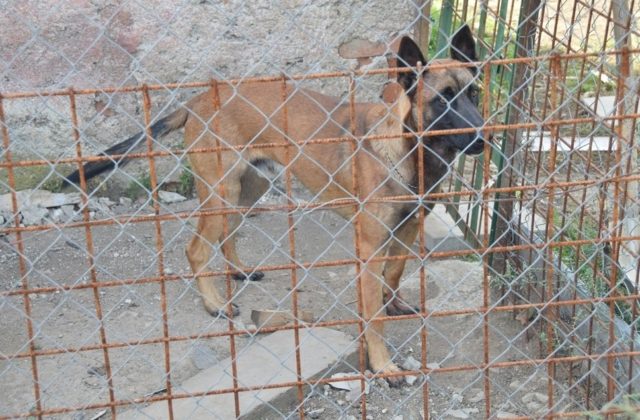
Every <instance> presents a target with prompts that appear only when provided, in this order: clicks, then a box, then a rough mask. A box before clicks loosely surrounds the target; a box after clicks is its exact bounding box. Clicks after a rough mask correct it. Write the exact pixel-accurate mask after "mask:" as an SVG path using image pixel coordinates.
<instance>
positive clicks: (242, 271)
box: [221, 166, 271, 281]
mask: <svg viewBox="0 0 640 420" xmlns="http://www.w3.org/2000/svg"><path fill="white" fill-rule="evenodd" d="M240 185H241V187H240V189H241V191H240V201H239V205H240V206H241V207H251V206H253V205H254V204H255V203H256V201H258V200H259V199H260V197H262V196H263V195H264V194H265V193H266V192H267V190H268V189H269V186H270V185H271V183H270V182H269V180H268V179H266V178H264V177H262V176H260V175H259V174H258V172H257V171H256V170H255V168H253V166H249V167H248V168H247V170H246V171H245V173H244V174H243V175H242V177H241V178H240ZM244 217H246V214H245V215H240V214H234V215H232V216H229V217H228V220H229V232H230V234H229V236H228V237H227V238H223V239H222V240H221V242H222V252H223V253H224V256H225V258H226V259H227V261H228V262H229V263H230V264H231V266H232V267H233V268H234V269H237V270H238V272H237V273H234V274H233V278H234V279H235V280H252V281H259V280H262V278H263V277H264V273H263V272H262V271H251V270H248V269H246V268H245V265H244V264H243V263H242V261H241V260H240V258H239V257H238V253H237V251H236V233H237V230H238V226H240V223H241V222H242V220H243V218H244Z"/></svg>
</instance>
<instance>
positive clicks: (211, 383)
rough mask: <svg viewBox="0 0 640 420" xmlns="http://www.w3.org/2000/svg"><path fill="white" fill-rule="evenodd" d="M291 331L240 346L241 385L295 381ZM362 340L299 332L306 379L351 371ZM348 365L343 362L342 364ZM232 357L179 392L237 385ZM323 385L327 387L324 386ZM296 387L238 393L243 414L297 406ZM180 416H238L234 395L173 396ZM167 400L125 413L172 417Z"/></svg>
mask: <svg viewBox="0 0 640 420" xmlns="http://www.w3.org/2000/svg"><path fill="white" fill-rule="evenodd" d="M294 348H295V346H294V335H293V331H292V330H287V331H278V332H275V333H273V334H269V335H268V336H264V337H256V338H255V340H252V341H251V342H250V343H248V344H247V345H245V346H243V347H241V348H240V349H239V350H238V357H237V368H238V386H240V387H251V386H260V385H269V384H276V383H283V382H289V381H295V380H296V361H295V352H294ZM357 348H358V346H357V340H355V339H354V338H352V337H350V336H348V335H346V334H344V333H342V332H340V331H336V330H332V329H329V328H309V329H301V330H300V357H301V366H302V376H303V377H304V378H305V379H311V378H316V377H320V376H322V375H323V374H326V373H328V372H329V371H335V370H346V369H348V370H349V371H353V368H348V367H347V365H346V363H349V364H350V365H351V366H357ZM343 363H344V364H343ZM232 387H233V381H232V377H231V358H226V359H225V360H222V361H221V362H220V363H218V364H216V365H215V366H212V367H210V368H208V369H205V370H203V371H201V372H199V373H198V374H197V375H195V376H193V377H192V378H190V379H188V380H186V381H185V382H184V383H182V384H180V385H176V386H175V387H174V392H176V393H197V392H207V391H214V390H216V389H226V388H232ZM320 388H322V386H320ZM296 394H297V390H296V388H295V387H294V388H274V389H263V390H258V391H246V392H241V393H240V394H239V397H240V398H239V399H240V415H241V416H247V415H251V417H252V418H263V417H264V416H267V415H273V414H277V411H275V410H280V411H282V412H286V411H287V410H288V408H286V407H288V406H289V405H292V404H295V401H296ZM173 414H174V418H176V419H192V420H196V419H207V420H208V419H212V418H215V419H234V418H236V413H235V405H234V395H233V393H227V394H220V395H210V396H205V397H194V398H183V399H178V400H173ZM168 416H169V413H168V409H167V402H166V401H160V402H155V403H152V404H150V405H149V406H147V407H142V406H139V407H136V408H132V409H130V410H128V411H126V412H123V413H122V414H121V415H120V416H118V417H119V418H122V419H142V418H146V419H149V418H151V419H165V418H168Z"/></svg>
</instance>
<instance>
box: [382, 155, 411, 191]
mask: <svg viewBox="0 0 640 420" xmlns="http://www.w3.org/2000/svg"><path fill="white" fill-rule="evenodd" d="M384 157H385V158H386V159H387V164H388V165H391V166H390V169H391V171H392V174H391V177H392V178H395V180H396V181H399V182H400V183H401V184H403V185H406V186H407V187H409V188H410V189H411V191H413V192H416V191H417V190H418V187H417V186H416V185H413V184H412V183H410V182H409V181H408V180H407V179H406V178H405V177H404V176H402V174H401V173H400V171H399V170H398V168H397V165H396V164H394V163H393V160H391V157H389V153H387V152H385V153H384ZM394 174H395V176H394Z"/></svg>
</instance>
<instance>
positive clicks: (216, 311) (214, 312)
mask: <svg viewBox="0 0 640 420" xmlns="http://www.w3.org/2000/svg"><path fill="white" fill-rule="evenodd" d="M204 307H205V309H206V310H207V312H209V314H210V315H211V316H213V317H222V318H227V317H228V313H227V308H222V309H221V308H219V307H217V306H216V307H211V306H209V305H207V304H206V303H205V305H204ZM231 308H232V310H231V318H233V317H235V316H238V315H240V308H239V307H238V305H236V304H235V303H232V304H231Z"/></svg>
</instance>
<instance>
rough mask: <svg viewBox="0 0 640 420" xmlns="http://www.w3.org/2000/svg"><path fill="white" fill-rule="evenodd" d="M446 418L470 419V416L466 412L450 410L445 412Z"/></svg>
mask: <svg viewBox="0 0 640 420" xmlns="http://www.w3.org/2000/svg"><path fill="white" fill-rule="evenodd" d="M444 415H445V416H449V417H453V418H455V419H468V418H469V415H468V414H467V413H466V412H465V411H464V410H453V409H449V410H447V411H445V412H444Z"/></svg>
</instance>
